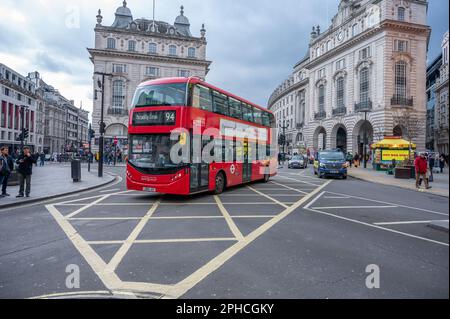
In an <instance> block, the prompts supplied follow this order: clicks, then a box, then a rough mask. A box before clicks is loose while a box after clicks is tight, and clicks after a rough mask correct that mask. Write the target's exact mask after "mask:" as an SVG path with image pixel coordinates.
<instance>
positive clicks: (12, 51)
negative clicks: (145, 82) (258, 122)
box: [0, 0, 448, 109]
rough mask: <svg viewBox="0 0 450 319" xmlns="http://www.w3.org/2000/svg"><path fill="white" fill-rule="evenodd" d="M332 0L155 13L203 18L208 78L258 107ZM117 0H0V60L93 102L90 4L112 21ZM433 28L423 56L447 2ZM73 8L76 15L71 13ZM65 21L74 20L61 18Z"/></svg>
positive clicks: (204, 5)
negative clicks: (206, 42) (205, 34)
mask: <svg viewBox="0 0 450 319" xmlns="http://www.w3.org/2000/svg"><path fill="white" fill-rule="evenodd" d="M338 4H339V0H279V1H273V0H258V1H256V0H253V1H242V0H227V1H223V0H207V1H205V0H171V1H162V0H157V1H156V18H157V19H158V20H163V21H167V22H169V23H173V22H174V20H175V17H176V16H177V15H179V11H180V9H179V8H180V6H181V5H184V7H185V15H186V16H187V17H188V18H189V20H190V22H191V32H192V33H193V34H194V35H196V36H199V33H200V28H201V25H202V23H205V24H206V30H207V40H208V47H207V52H208V59H210V60H212V61H213V64H212V65H211V71H210V73H209V75H208V77H207V80H208V81H210V82H212V83H213V84H216V85H217V86H219V87H221V88H223V89H225V90H227V91H230V92H232V93H235V94H237V95H240V96H242V97H244V98H246V99H248V100H251V101H253V102H255V103H258V104H260V105H262V106H265V105H266V104H267V99H268V97H269V96H270V94H271V93H272V91H273V90H274V89H275V88H276V87H277V86H278V85H279V84H280V83H281V82H282V81H283V80H284V79H285V78H287V77H288V76H289V75H290V73H291V72H292V68H293V66H294V64H295V63H296V62H297V61H299V60H300V59H301V58H302V57H303V56H304V55H305V53H306V52H307V49H308V42H309V34H310V32H311V27H312V26H313V25H318V24H320V25H321V26H322V29H323V30H324V29H326V28H327V27H328V25H329V24H330V21H331V18H332V17H333V15H334V14H335V13H336V11H337V6H338ZM121 5H122V0H114V1H112V0H78V1H75V0H60V1H55V0H36V1H30V0H2V1H1V2H0V62H2V63H5V64H7V65H9V66H10V67H12V68H14V69H16V70H17V71H19V72H21V73H23V74H27V73H28V72H32V71H35V70H37V71H39V72H40V73H41V74H42V75H43V76H44V80H45V81H46V82H48V83H49V84H51V85H53V86H55V87H56V88H58V89H59V90H60V91H61V92H62V94H64V95H65V96H67V97H68V98H70V99H74V100H76V101H77V103H79V101H81V100H82V101H83V106H84V107H86V108H90V109H92V71H93V65H92V63H91V61H90V60H89V54H88V52H87V51H86V48H87V47H93V46H94V31H93V29H94V27H95V23H96V15H97V10H98V9H101V10H102V15H103V24H104V25H111V24H112V22H113V21H114V12H115V10H116V9H117V7H119V6H121ZM128 7H129V8H130V9H131V11H132V13H133V17H134V18H140V17H147V18H151V16H152V2H151V1H142V0H128ZM428 13H429V23H430V24H431V26H432V28H433V33H432V37H431V42H430V51H429V55H430V56H431V57H434V56H436V55H437V54H439V52H440V42H441V38H442V34H443V33H444V32H445V31H446V30H448V1H437V0H433V1H429V10H428ZM77 15H78V16H77ZM67 21H72V22H73V21H75V22H76V23H75V24H70V23H69V24H68V23H67Z"/></svg>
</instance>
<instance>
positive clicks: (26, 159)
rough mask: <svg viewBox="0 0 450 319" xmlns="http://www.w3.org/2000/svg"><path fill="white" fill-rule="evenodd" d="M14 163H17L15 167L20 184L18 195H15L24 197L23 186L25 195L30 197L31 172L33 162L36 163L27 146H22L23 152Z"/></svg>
mask: <svg viewBox="0 0 450 319" xmlns="http://www.w3.org/2000/svg"><path fill="white" fill-rule="evenodd" d="M16 163H17V164H18V165H19V166H18V167H17V173H18V175H19V185H20V188H19V195H17V196H16V197H17V198H19V197H24V188H25V195H26V196H27V197H30V192H31V175H32V174H33V164H36V158H35V157H34V156H33V155H32V154H31V151H30V148H29V147H27V146H25V147H24V148H23V153H22V154H21V155H20V156H19V158H18V159H17V161H16ZM25 184H26V185H25ZM25 186H26V187H25Z"/></svg>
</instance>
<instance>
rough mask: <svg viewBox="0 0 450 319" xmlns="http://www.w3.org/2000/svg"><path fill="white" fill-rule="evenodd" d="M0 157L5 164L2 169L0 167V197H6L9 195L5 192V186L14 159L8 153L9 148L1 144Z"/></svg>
mask: <svg viewBox="0 0 450 319" xmlns="http://www.w3.org/2000/svg"><path fill="white" fill-rule="evenodd" d="M0 157H1V159H2V160H3V163H4V165H6V166H5V167H4V168H3V169H2V172H3V174H2V176H3V181H2V183H1V187H2V194H1V195H0V197H7V196H10V195H9V194H8V193H7V192H6V188H7V187H8V180H9V177H10V176H11V173H12V171H13V170H14V160H13V158H12V156H10V155H9V149H8V147H6V146H3V147H2V148H1V153H0Z"/></svg>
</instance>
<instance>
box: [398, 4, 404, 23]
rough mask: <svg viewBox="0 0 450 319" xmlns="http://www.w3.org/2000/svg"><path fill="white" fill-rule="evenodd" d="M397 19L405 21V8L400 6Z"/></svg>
mask: <svg viewBox="0 0 450 319" xmlns="http://www.w3.org/2000/svg"><path fill="white" fill-rule="evenodd" d="M397 19H398V20H399V21H405V8H403V7H399V8H398V9H397Z"/></svg>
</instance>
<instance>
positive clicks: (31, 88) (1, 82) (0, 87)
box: [0, 64, 44, 154]
mask: <svg viewBox="0 0 450 319" xmlns="http://www.w3.org/2000/svg"><path fill="white" fill-rule="evenodd" d="M0 103H1V105H0V114H1V117H0V145H1V146H8V147H9V149H10V153H11V154H12V153H13V152H16V150H18V149H19V148H20V141H18V140H17V139H18V137H19V135H20V134H21V132H22V116H21V108H22V106H23V107H24V110H25V111H24V117H23V124H24V128H26V129H28V130H29V137H28V138H27V139H26V140H25V141H24V142H25V145H28V146H30V147H31V149H32V151H34V152H35V151H39V152H41V151H42V150H43V142H44V135H43V130H42V126H40V125H42V119H43V110H42V108H41V107H42V104H41V102H40V98H39V95H38V94H37V91H36V86H35V85H34V83H33V82H32V81H31V79H30V78H29V77H27V76H23V75H21V74H19V73H18V72H16V71H15V70H13V69H11V68H9V67H8V66H6V65H4V64H0Z"/></svg>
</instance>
